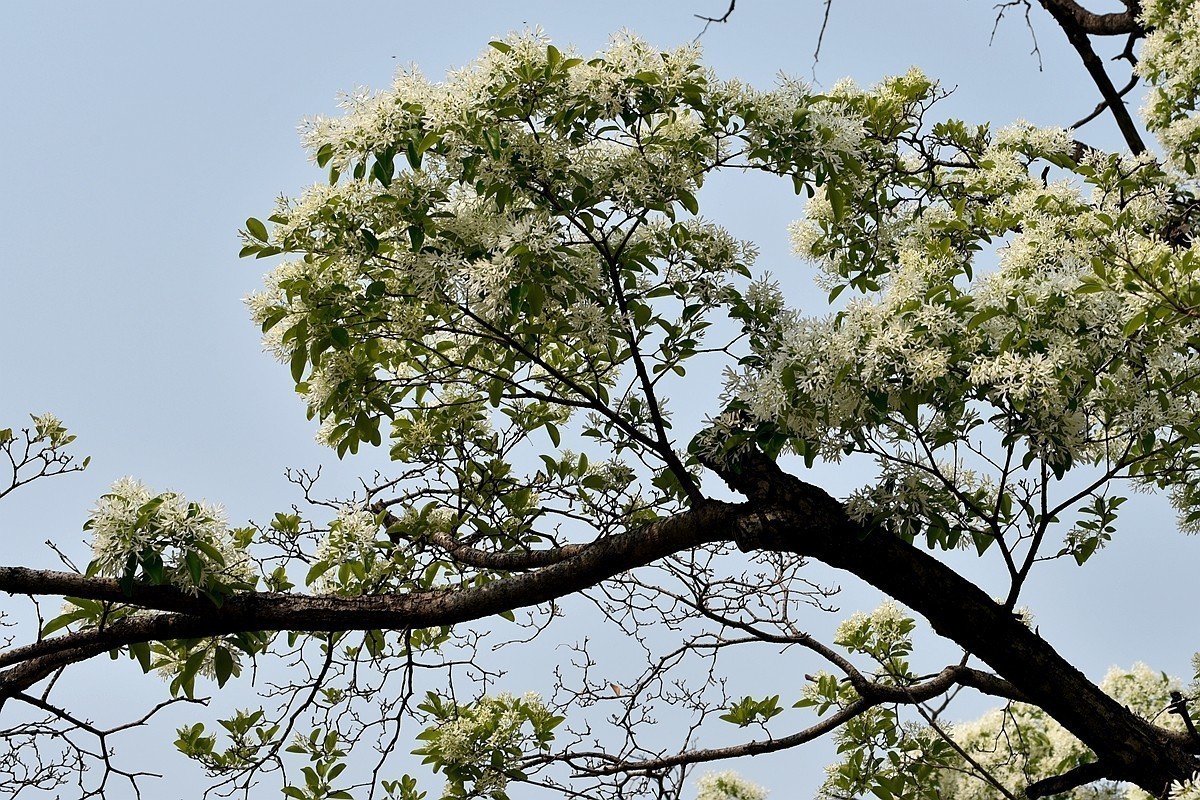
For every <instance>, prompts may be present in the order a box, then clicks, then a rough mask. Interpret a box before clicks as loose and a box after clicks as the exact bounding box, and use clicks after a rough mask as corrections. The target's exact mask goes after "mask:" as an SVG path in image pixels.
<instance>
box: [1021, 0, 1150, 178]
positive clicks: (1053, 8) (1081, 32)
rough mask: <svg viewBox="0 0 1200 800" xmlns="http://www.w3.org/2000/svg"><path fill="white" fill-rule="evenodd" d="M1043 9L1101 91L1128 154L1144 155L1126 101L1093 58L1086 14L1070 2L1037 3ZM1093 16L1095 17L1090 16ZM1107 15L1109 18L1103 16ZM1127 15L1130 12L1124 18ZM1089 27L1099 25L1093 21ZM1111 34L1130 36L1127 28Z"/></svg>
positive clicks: (1143, 145) (1059, 0) (1140, 137)
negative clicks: (1065, 37)
mask: <svg viewBox="0 0 1200 800" xmlns="http://www.w3.org/2000/svg"><path fill="white" fill-rule="evenodd" d="M1038 2H1040V3H1041V4H1042V7H1043V8H1045V9H1046V10H1047V11H1049V12H1050V15H1051V16H1053V17H1054V21H1055V22H1057V23H1058V25H1059V27H1060V28H1062V29H1063V33H1065V34H1066V36H1067V41H1069V42H1070V43H1071V46H1072V47H1074V48H1075V52H1077V53H1078V54H1079V57H1080V59H1082V61H1083V66H1084V68H1085V69H1087V71H1088V74H1089V75H1090V76H1091V77H1092V81H1093V82H1094V83H1095V84H1096V88H1097V89H1099V90H1100V95H1101V96H1102V97H1103V98H1104V102H1105V103H1106V104H1107V105H1108V107H1109V109H1110V110H1111V111H1112V114H1113V119H1115V120H1116V122H1117V127H1118V128H1120V130H1121V135H1122V136H1123V137H1124V138H1125V143H1126V144H1127V145H1129V149H1130V151H1132V152H1133V153H1134V154H1135V155H1136V154H1138V153H1141V152H1143V151H1144V150H1145V149H1146V145H1145V143H1144V142H1143V141H1142V135H1141V133H1140V132H1139V131H1138V128H1137V125H1136V124H1135V123H1134V121H1133V117H1132V116H1130V114H1129V109H1128V108H1126V107H1125V101H1124V100H1123V99H1122V97H1121V93H1120V92H1119V91H1118V90H1117V87H1115V86H1114V85H1113V82H1112V79H1111V78H1110V77H1109V76H1108V72H1107V71H1106V70H1105V69H1104V62H1102V61H1101V60H1100V56H1098V55H1096V51H1095V50H1094V49H1093V48H1092V43H1091V40H1090V39H1088V34H1089V33H1091V31H1090V30H1089V28H1088V27H1087V25H1086V24H1084V23H1083V22H1080V14H1083V15H1084V17H1083V19H1084V20H1085V22H1087V21H1088V20H1089V17H1088V16H1087V12H1084V11H1083V10H1082V9H1081V8H1080V7H1079V6H1078V5H1077V4H1076V3H1074V2H1073V1H1072V0H1038ZM1091 16H1092V17H1096V15H1091ZM1105 16H1108V15H1105ZM1118 16H1130V17H1132V14H1131V13H1130V12H1126V14H1124V15H1118ZM1097 19H1099V18H1097ZM1133 22H1134V24H1136V20H1133ZM1091 23H1092V24H1099V23H1098V22H1096V21H1095V20H1092V21H1091ZM1112 32H1113V33H1129V32H1130V30H1128V29H1119V30H1114V31H1112Z"/></svg>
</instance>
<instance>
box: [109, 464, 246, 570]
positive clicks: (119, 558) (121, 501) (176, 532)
mask: <svg viewBox="0 0 1200 800" xmlns="http://www.w3.org/2000/svg"><path fill="white" fill-rule="evenodd" d="M85 528H86V529H88V530H90V531H91V532H92V558H93V562H94V563H95V564H96V565H97V567H98V568H99V572H100V574H102V575H109V576H113V577H121V576H124V575H125V574H126V570H127V569H128V564H129V560H130V559H131V558H134V559H140V560H142V561H143V562H145V561H147V560H152V559H148V558H147V557H148V556H157V558H160V559H161V560H162V565H163V568H164V570H163V574H164V577H165V578H166V579H167V580H168V582H170V583H172V584H174V585H176V586H179V587H181V588H183V589H187V590H189V591H193V592H195V591H199V590H200V589H203V588H207V587H208V586H209V585H210V584H211V582H212V581H213V579H214V578H215V579H218V580H220V579H226V580H232V581H236V582H249V583H253V582H254V580H255V566H254V564H253V562H252V561H251V560H250V557H249V555H247V553H246V552H245V551H243V550H240V549H238V548H237V547H236V546H235V544H234V541H233V538H232V536H231V535H230V532H229V525H228V522H227V521H226V519H225V511H224V509H223V508H222V507H221V506H219V505H210V504H208V503H193V502H189V501H188V500H187V499H186V498H185V497H183V496H182V495H179V494H175V493H173V492H165V493H162V494H155V493H154V492H153V491H151V490H150V489H149V488H148V487H147V486H146V485H145V484H144V483H142V482H141V481H138V480H135V479H133V478H122V479H120V480H118V481H117V482H116V483H115V484H113V486H112V489H111V490H110V491H109V493H108V494H106V495H104V496H102V497H101V498H100V500H99V502H97V503H96V507H95V508H93V509H92V510H91V512H90V513H89V516H88V520H87V523H86V525H85ZM206 549H212V550H214V551H216V552H217V553H219V554H220V556H221V558H222V559H223V561H224V563H218V562H217V561H216V560H215V559H213V558H212V557H211V556H210V555H209V554H208V553H206V552H205V550H206ZM189 557H190V558H191V559H192V560H193V561H198V562H199V564H200V566H201V569H200V571H199V574H198V575H197V574H194V572H193V569H192V568H190V567H189V564H188V563H187V562H188V559H189Z"/></svg>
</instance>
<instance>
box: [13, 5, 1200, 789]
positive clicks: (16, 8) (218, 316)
mask: <svg viewBox="0 0 1200 800" xmlns="http://www.w3.org/2000/svg"><path fill="white" fill-rule="evenodd" d="M725 6H726V3H725V2H724V0H668V1H664V2H645V0H641V1H640V2H617V1H614V2H607V3H603V4H601V3H566V2H550V1H549V0H546V1H544V2H524V1H523V0H506V2H501V3H483V2H463V1H462V0H443V2H439V3H412V2H401V1H400V0H392V1H391V2H356V1H349V2H339V3H337V4H333V3H329V2H322V3H317V2H309V1H308V0H299V1H294V2H284V1H283V0H275V1H273V2H253V3H232V2H223V1H222V0H209V2H203V3H199V2H191V3H180V2H176V3H159V2H149V1H146V2H117V1H115V0H114V2H106V3H92V2H69V1H66V0H64V1H60V2H54V3H33V2H24V3H20V2H13V3H7V4H5V9H4V17H3V19H2V20H0V97H2V98H3V102H4V104H5V106H6V111H5V113H4V120H3V124H2V125H0V153H2V154H4V156H5V165H4V178H3V185H4V191H3V192H0V234H2V240H3V246H2V247H0V427H9V426H12V427H20V426H21V425H23V424H24V423H25V421H26V420H27V419H28V416H27V415H28V414H29V413H41V412H43V411H52V412H54V413H55V414H57V415H58V416H59V417H61V418H62V419H63V420H64V421H65V423H66V424H67V425H68V426H69V427H70V428H71V429H72V431H73V432H74V433H76V434H77V435H78V437H79V440H78V445H77V447H78V450H79V452H80V453H86V454H90V455H91V456H92V464H91V466H90V467H89V469H88V470H87V471H86V472H85V473H83V474H80V475H74V476H69V477H65V478H60V479H56V480H53V481H45V482H42V483H41V484H38V485H35V486H32V487H30V488H29V489H27V490H25V491H23V492H19V493H17V494H15V495H13V496H12V497H11V498H6V499H5V501H4V503H3V504H0V543H2V544H0V547H2V548H3V549H2V550H0V552H3V553H4V557H3V562H4V563H5V564H17V563H19V564H23V565H27V566H35V567H42V568H56V567H59V566H60V564H59V562H58V559H57V556H56V555H55V554H54V552H53V551H51V550H50V549H49V548H47V547H46V546H45V545H44V544H43V543H44V542H45V541H46V540H47V539H50V540H53V541H55V542H56V543H58V544H59V545H60V546H62V547H63V548H64V549H65V551H66V552H67V553H69V554H71V555H72V556H73V557H74V558H76V559H78V560H79V561H80V562H85V561H86V552H87V551H86V548H85V547H84V545H83V544H82V542H83V533H82V532H81V530H80V526H81V524H82V523H83V521H84V519H85V517H86V513H87V510H88V508H90V507H91V505H92V503H94V502H95V499H96V498H97V497H99V495H101V494H102V493H104V491H105V490H106V489H107V487H108V486H110V485H111V484H112V482H113V481H114V480H116V479H117V478H119V477H121V476H124V475H133V476H136V477H138V478H141V479H142V480H144V481H146V482H147V483H148V484H149V485H151V486H152V487H154V488H156V489H159V490H165V489H168V488H169V489H172V490H176V491H180V492H183V493H185V494H187V495H188V496H189V497H194V498H205V499H208V500H210V501H214V502H221V503H223V504H224V505H225V506H226V508H227V510H228V513H229V516H230V519H231V520H233V521H234V522H235V524H236V523H238V522H241V521H243V520H248V519H254V520H266V519H269V518H270V516H271V515H272V514H273V513H274V512H276V511H279V510H284V509H286V508H287V507H289V506H290V505H291V504H292V503H293V502H296V501H297V500H298V497H297V496H296V493H295V492H294V490H293V487H292V486H291V485H290V484H289V483H288V482H287V481H286V480H285V479H284V476H283V475H284V470H285V469H286V468H288V467H304V468H310V469H311V468H315V467H316V466H317V465H324V470H325V475H326V482H327V490H328V491H330V492H333V493H338V492H342V493H345V492H349V491H351V490H352V489H353V486H354V485H355V479H356V476H357V475H359V474H364V473H365V472H369V469H370V468H372V467H373V466H374V465H375V464H377V463H380V462H379V461H378V459H377V460H376V461H371V457H370V456H368V457H366V458H364V459H358V460H353V459H352V460H350V461H348V462H345V463H338V462H337V460H336V459H334V458H332V454H331V453H330V452H329V451H328V450H326V449H324V448H321V447H319V446H318V445H316V444H315V443H314V442H313V439H312V435H313V432H314V425H313V423H311V422H310V421H308V420H306V419H305V415H304V409H303V405H302V403H301V401H300V400H299V399H298V398H297V397H296V396H295V394H294V393H293V390H292V384H291V380H290V378H289V377H288V375H287V370H286V368H284V367H282V366H280V365H278V364H276V363H275V362H274V361H273V359H272V358H271V357H270V356H268V355H266V354H264V353H262V352H261V348H260V344H259V337H258V334H257V331H256V329H255V326H254V325H253V324H252V323H250V322H249V320H248V315H247V313H246V310H245V308H244V306H243V298H244V297H245V296H246V295H247V294H248V293H249V292H251V291H253V290H254V289H255V288H256V287H257V286H258V285H259V284H260V281H261V277H262V274H263V273H264V272H265V271H266V270H267V269H268V267H269V265H268V264H267V263H265V262H262V261H257V262H256V261H242V260H239V259H238V258H237V251H238V248H239V242H238V239H237V235H236V232H237V230H238V228H239V227H241V226H242V225H243V224H244V221H245V219H246V218H247V217H249V216H257V217H266V216H267V215H268V214H269V212H270V208H271V206H272V202H273V199H274V198H275V197H276V196H277V195H278V194H279V193H281V192H282V193H287V194H292V195H294V194H296V193H298V192H299V191H300V190H301V189H302V188H303V187H304V186H305V185H307V184H309V183H312V182H313V181H316V180H320V179H321V177H322V176H321V174H320V173H319V172H318V171H317V170H316V168H315V167H313V166H312V165H311V164H310V163H309V162H308V159H307V155H306V154H305V153H304V152H303V150H302V149H301V147H300V145H299V138H298V136H297V133H296V126H297V124H298V123H299V122H300V120H301V118H303V117H305V116H309V115H315V114H331V113H334V112H335V111H336V100H337V95H338V93H339V92H345V91H350V90H352V89H354V88H355V87H356V86H367V87H374V88H383V87H386V86H387V85H388V84H389V82H390V78H391V75H392V73H393V72H394V70H395V69H396V68H397V67H398V66H404V65H408V64H413V63H415V64H417V65H419V66H420V68H421V69H422V71H423V72H424V73H425V74H426V75H428V76H438V75H440V74H442V73H444V72H445V71H446V70H447V69H448V68H450V67H453V66H461V65H463V64H465V63H467V62H469V61H470V60H471V59H472V58H473V57H474V56H475V55H476V54H477V53H478V52H479V51H480V50H481V49H482V48H483V47H485V46H486V43H487V42H488V41H489V40H490V39H493V38H497V37H501V36H503V35H504V34H505V33H507V32H510V31H514V30H520V29H522V28H525V27H529V26H535V25H540V26H541V27H543V28H544V29H545V31H546V32H547V33H548V34H549V35H550V36H551V37H553V39H554V40H555V41H556V42H558V43H561V44H566V43H570V44H574V45H575V46H576V47H577V48H578V49H579V50H580V51H582V52H585V53H587V52H591V51H594V50H596V49H598V48H599V47H601V46H602V45H603V44H604V42H605V40H606V39H607V37H608V36H609V35H610V34H611V33H613V32H614V31H617V30H619V29H622V28H628V29H630V30H632V31H635V32H637V33H638V34H640V35H641V36H643V37H644V38H646V39H648V40H649V41H651V42H652V43H654V44H656V45H659V46H662V47H669V46H673V45H676V44H680V43H683V42H685V41H687V40H690V39H692V38H693V37H695V36H696V35H697V34H698V33H699V32H700V30H701V28H702V27H703V23H701V22H700V21H698V20H697V19H696V18H695V17H694V16H693V15H694V14H709V15H714V16H719V15H720V14H721V13H723V12H724V10H725ZM822 12H823V4H822V3H820V2H817V1H816V0H788V1H787V2H784V1H783V0H778V1H776V2H765V0H743V2H741V3H739V4H738V7H737V9H736V11H735V12H734V13H733V14H732V15H731V17H730V19H729V22H728V23H727V24H724V25H713V26H711V27H709V29H708V30H707V32H706V33H705V34H704V36H703V38H702V43H703V45H704V49H705V54H706V61H707V62H708V63H709V64H710V65H712V66H713V67H714V68H715V69H716V70H717V72H718V74H720V75H721V76H722V77H738V78H741V79H743V80H746V81H748V82H750V83H753V84H756V85H760V86H764V85H769V84H771V83H772V82H773V80H774V79H775V76H776V74H777V73H779V72H780V71H783V72H785V73H787V74H789V75H793V76H797V77H801V78H804V79H806V80H810V81H814V82H815V83H816V84H817V85H818V86H830V85H832V84H833V83H834V82H835V81H836V80H837V79H839V78H841V77H843V76H847V75H848V76H852V77H854V78H856V79H857V80H858V81H859V82H860V83H864V84H870V83H873V82H875V81H877V80H879V79H880V78H882V77H884V76H886V75H889V74H896V73H902V72H904V71H906V70H907V69H908V68H909V66H910V65H914V64H915V65H918V66H920V67H921V68H923V69H924V70H925V71H926V72H927V73H928V74H930V75H931V76H933V77H935V78H938V79H940V80H941V81H942V82H943V84H944V85H945V86H946V87H948V88H953V89H954V92H953V94H952V95H951V97H950V99H949V100H948V101H947V102H946V104H945V106H944V108H945V109H946V111H945V112H944V113H949V114H954V115H959V116H962V117H964V118H967V119H968V120H971V121H984V120H992V121H994V122H996V123H997V124H1000V125H1003V124H1007V123H1009V122H1011V121H1014V120H1016V119H1019V118H1024V119H1028V120H1030V121H1032V122H1034V123H1036V124H1043V125H1051V124H1058V125H1065V124H1069V123H1070V122H1072V121H1073V120H1075V119H1077V118H1079V117H1082V116H1084V114H1086V113H1087V112H1089V111H1090V110H1091V109H1092V107H1093V106H1094V105H1095V102H1096V100H1097V98H1096V96H1095V95H1096V92H1095V89H1094V88H1093V87H1092V86H1091V85H1090V83H1088V82H1087V79H1086V76H1085V75H1084V73H1083V69H1082V67H1081V66H1080V65H1079V64H1078V63H1077V62H1076V61H1075V58H1074V55H1073V53H1071V52H1070V50H1069V48H1067V47H1066V45H1065V43H1064V42H1063V41H1062V37H1061V34H1060V33H1059V32H1058V31H1057V30H1056V29H1054V28H1053V27H1052V26H1050V25H1048V24H1047V23H1046V21H1045V20H1043V19H1041V17H1037V16H1035V18H1034V23H1035V30H1036V33H1037V37H1038V38H1037V41H1038V44H1039V50H1040V61H1041V67H1042V69H1041V70H1039V58H1038V56H1037V55H1034V54H1031V52H1030V51H1031V49H1032V48H1033V40H1032V39H1031V35H1030V32H1029V31H1028V30H1027V29H1026V27H1025V23H1024V20H1023V19H1021V18H1019V17H1017V18H1013V19H1006V20H1004V21H1003V22H1002V23H1001V24H1000V25H999V26H998V27H997V29H996V32H995V36H994V38H993V37H992V28H993V22H994V12H993V10H992V3H991V2H983V1H982V0H941V1H940V2H930V1H928V0H912V1H911V2H904V3H896V2H889V1H888V0H836V1H835V2H834V4H833V7H832V10H831V14H830V17H829V21H828V27H827V29H826V31H825V35H824V41H823V45H822V50H821V56H820V60H819V62H817V63H816V64H815V65H814V60H813V52H814V49H815V47H816V43H817V39H818V33H819V30H820V27H821V20H822ZM1081 138H1084V139H1085V140H1086V141H1088V142H1089V143H1093V144H1096V145H1100V146H1105V145H1109V146H1114V147H1115V146H1117V144H1116V139H1115V134H1114V131H1113V129H1112V126H1111V125H1109V124H1108V123H1107V121H1106V120H1101V121H1098V122H1097V123H1093V124H1092V125H1091V126H1089V127H1088V128H1087V130H1086V135H1085V136H1082V137H1081ZM702 202H703V204H704V205H705V213H706V214H707V215H709V216H710V217H712V218H714V219H715V220H717V221H719V222H721V223H722V224H724V225H726V226H727V227H729V228H730V230H731V231H733V232H734V233H735V235H737V236H739V237H742V238H747V239H752V240H754V241H756V242H757V243H758V244H759V245H760V246H761V248H762V253H763V254H762V257H761V259H760V265H764V266H766V267H767V268H768V269H770V270H771V271H772V272H773V273H775V274H776V275H779V276H781V277H782V278H783V279H784V280H785V281H786V282H787V283H788V285H789V286H796V287H804V286H806V285H807V278H808V268H807V267H806V266H804V265H803V264H801V263H800V262H798V261H796V260H795V259H793V258H792V257H791V256H790V255H789V254H788V251H787V243H786V232H785V227H786V225H787V223H788V222H789V221H791V220H792V219H795V218H796V217H798V216H799V214H800V211H801V205H800V202H799V201H798V200H797V199H796V198H795V197H793V195H792V193H791V191H790V188H789V187H787V186H784V185H781V184H776V183H768V182H763V181H759V182H755V181H746V182H740V181H739V182H737V185H734V182H728V183H726V182H722V183H719V184H718V188H717V190H715V191H714V190H713V189H712V188H711V187H710V189H709V191H708V192H706V194H705V195H704V196H702ZM797 291H800V292H803V291H806V290H804V289H803V288H798V289H797ZM803 302H804V303H805V304H809V303H811V304H814V310H816V311H819V307H816V304H819V302H820V295H819V294H818V293H815V292H812V293H811V296H809V295H805V297H804V300H803ZM676 412H677V413H679V407H678V406H677V407H676ZM855 478H856V476H855V475H853V474H850V475H847V474H844V473H836V472H835V471H828V472H824V473H821V482H822V483H823V485H825V486H827V488H829V489H830V490H831V491H833V492H834V493H835V494H845V493H846V492H848V491H849V489H850V488H852V487H854V486H855V485H857V483H856V480H855ZM860 482H861V481H860ZM1131 506H1134V510H1133V511H1132V512H1131V513H1127V514H1126V516H1125V519H1124V527H1123V530H1122V534H1121V536H1120V537H1119V538H1118V539H1117V541H1116V542H1115V543H1114V544H1113V545H1112V546H1111V547H1110V548H1109V550H1108V551H1106V552H1104V553H1102V554H1101V555H1100V556H1098V557H1097V558H1096V559H1095V560H1094V562H1093V563H1092V564H1089V568H1088V569H1086V570H1077V569H1075V568H1074V567H1073V566H1069V565H1063V566H1057V565H1056V566H1054V567H1052V568H1049V569H1047V570H1045V571H1043V573H1042V575H1041V576H1040V577H1038V578H1035V581H1034V583H1033V584H1032V585H1031V587H1030V594H1029V596H1028V599H1029V602H1030V604H1031V605H1032V606H1033V607H1034V609H1035V611H1036V613H1037V614H1038V620H1039V623H1040V626H1041V631H1042V633H1043V635H1045V636H1046V637H1047V638H1048V639H1049V640H1050V641H1051V642H1052V643H1053V644H1055V646H1056V647H1058V648H1059V650H1060V651H1061V652H1062V653H1063V654H1064V655H1066V656H1067V657H1068V658H1071V659H1073V660H1075V661H1076V663H1078V664H1079V665H1080V666H1081V668H1083V669H1084V670H1085V671H1086V672H1088V674H1090V675H1092V676H1093V677H1095V678H1099V677H1100V676H1102V675H1103V673H1104V671H1105V670H1106V669H1107V668H1108V667H1109V666H1110V665H1113V664H1121V665H1126V666H1128V665H1129V664H1131V663H1133V662H1134V661H1136V660H1143V661H1146V662H1147V663H1149V664H1151V665H1152V666H1153V667H1155V668H1158V669H1163V670H1166V671H1168V672H1171V673H1173V674H1176V675H1184V674H1187V673H1186V670H1187V661H1188V658H1189V656H1190V654H1191V652H1192V649H1193V647H1194V646H1193V647H1188V646H1187V644H1186V642H1184V643H1181V642H1180V641H1179V635H1178V634H1179V633H1181V631H1180V628H1181V627H1185V626H1186V625H1187V624H1188V623H1187V622H1186V621H1185V619H1184V618H1181V614H1180V611H1179V610H1180V609H1181V608H1182V607H1184V606H1183V605H1182V604H1184V603H1186V602H1188V601H1187V599H1186V598H1187V589H1188V587H1189V586H1190V585H1192V573H1191V570H1190V565H1192V564H1194V563H1195V559H1196V555H1197V547H1200V541H1198V540H1196V539H1192V538H1187V537H1184V536H1182V535H1180V534H1177V533H1176V532H1175V531H1174V522H1173V516H1172V514H1171V512H1170V510H1169V509H1168V508H1167V507H1166V504H1165V502H1163V501H1162V500H1161V498H1154V497H1138V498H1135V500H1134V501H1132V502H1131ZM847 589H848V593H849V594H848V597H849V598H850V600H848V601H846V602H844V603H843V605H844V606H845V607H846V608H847V610H848V611H853V610H856V609H857V608H858V607H859V606H857V605H855V603H857V602H862V603H870V602H872V600H871V598H870V593H869V592H861V593H860V594H854V593H853V592H855V591H859V590H857V589H855V587H853V586H850V585H848V586H847ZM84 669H89V667H84ZM96 669H100V667H97V668H96ZM121 675H125V676H128V671H126V672H124V673H121ZM139 679H140V680H142V681H145V680H147V679H145V678H141V676H137V677H136V678H134V679H133V680H132V681H131V682H130V683H129V688H127V689H119V690H115V691H128V692H137V691H139V689H137V687H138V686H139V683H138V680H139ZM96 713H101V714H102V711H97V712H96ZM827 752H828V751H827V749H826V750H825V751H822V750H821V749H820V748H814V750H813V753H814V755H810V754H809V753H808V752H807V751H805V752H801V753H799V754H793V755H792V756H790V757H789V758H790V759H791V760H790V761H789V762H788V763H787V765H786V768H784V767H779V766H775V767H762V768H760V767H758V766H757V765H755V766H754V767H753V769H751V770H750V771H749V773H748V774H751V776H752V777H755V779H757V780H759V782H761V783H764V784H766V785H768V786H769V787H770V786H774V787H775V788H777V789H778V791H777V792H776V795H775V796H777V797H787V796H791V795H792V794H793V793H795V796H805V795H807V794H811V791H812V790H813V789H815V788H816V786H817V785H818V784H819V783H820V780H821V766H822V765H823V763H824V759H825V758H826V757H827ZM785 779H786V780H787V783H786V784H784V783H782V781H783V780H785ZM264 796H266V795H264Z"/></svg>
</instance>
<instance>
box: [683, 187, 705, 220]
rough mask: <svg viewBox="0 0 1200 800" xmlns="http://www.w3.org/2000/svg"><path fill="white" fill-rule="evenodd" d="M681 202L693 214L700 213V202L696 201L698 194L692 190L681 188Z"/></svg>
mask: <svg viewBox="0 0 1200 800" xmlns="http://www.w3.org/2000/svg"><path fill="white" fill-rule="evenodd" d="M679 204H680V205H682V206H683V207H684V208H686V209H687V210H688V213H690V214H691V215H692V216H695V215H696V214H699V213H700V203H698V202H697V201H696V196H695V195H694V194H692V193H691V192H687V191H684V190H683V189H680V190H679Z"/></svg>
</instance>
